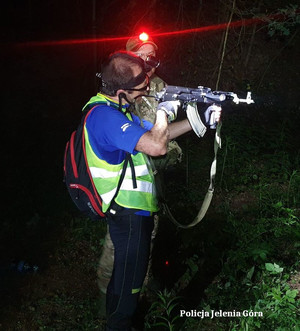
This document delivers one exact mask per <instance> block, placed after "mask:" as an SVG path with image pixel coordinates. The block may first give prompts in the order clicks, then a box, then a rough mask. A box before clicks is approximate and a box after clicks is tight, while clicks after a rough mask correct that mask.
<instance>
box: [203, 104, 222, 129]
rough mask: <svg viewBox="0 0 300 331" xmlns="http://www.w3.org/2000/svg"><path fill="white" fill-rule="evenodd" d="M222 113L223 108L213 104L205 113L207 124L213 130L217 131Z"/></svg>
mask: <svg viewBox="0 0 300 331" xmlns="http://www.w3.org/2000/svg"><path fill="white" fill-rule="evenodd" d="M221 111H222V108H221V106H219V105H216V104H213V105H211V106H209V107H208V108H207V109H206V111H205V112H204V117H205V124H206V125H207V126H209V127H210V128H211V129H215V128H216V127H217V123H218V122H219V120H220V117H221Z"/></svg>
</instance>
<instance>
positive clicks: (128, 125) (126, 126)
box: [121, 123, 131, 132]
mask: <svg viewBox="0 0 300 331" xmlns="http://www.w3.org/2000/svg"><path fill="white" fill-rule="evenodd" d="M130 126H131V124H130V123H125V124H123V125H122V126H121V130H122V131H123V132H125V131H126V130H127V129H128V128H129V127H130Z"/></svg>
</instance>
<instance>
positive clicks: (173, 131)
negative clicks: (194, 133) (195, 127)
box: [169, 119, 192, 140]
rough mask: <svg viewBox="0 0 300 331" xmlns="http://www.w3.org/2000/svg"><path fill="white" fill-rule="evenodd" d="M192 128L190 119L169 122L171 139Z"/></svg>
mask: <svg viewBox="0 0 300 331" xmlns="http://www.w3.org/2000/svg"><path fill="white" fill-rule="evenodd" d="M191 130H192V127H191V125H190V122H189V121H188V119H185V120H182V121H179V122H172V123H170V124H169V131H170V136H169V139H170V140H172V139H175V138H177V137H179V136H181V135H183V134H184V133H187V132H189V131H191Z"/></svg>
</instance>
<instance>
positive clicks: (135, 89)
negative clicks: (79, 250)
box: [126, 75, 150, 92]
mask: <svg viewBox="0 0 300 331" xmlns="http://www.w3.org/2000/svg"><path fill="white" fill-rule="evenodd" d="M146 80H147V84H146V85H145V86H143V87H141V88H127V89H126V91H136V92H142V91H147V90H148V89H149V87H150V82H149V76H148V75H146Z"/></svg>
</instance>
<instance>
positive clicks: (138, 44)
mask: <svg viewBox="0 0 300 331" xmlns="http://www.w3.org/2000/svg"><path fill="white" fill-rule="evenodd" d="M143 34H144V35H145V38H141V36H134V37H132V38H130V39H128V41H127V43H126V50H127V51H130V52H133V53H135V54H136V55H137V56H139V57H140V58H141V59H143V60H144V61H145V62H146V63H147V64H148V65H147V66H148V68H147V75H148V76H149V78H150V90H149V95H152V96H153V95H155V93H157V92H160V91H161V90H162V89H163V88H164V87H165V86H166V83H165V82H164V81H163V80H162V79H161V78H160V77H159V76H157V74H156V73H155V72H156V69H157V68H158V66H159V64H160V61H159V59H158V58H157V51H158V46H157V44H156V43H155V42H154V40H153V39H152V38H151V37H150V36H148V35H147V34H145V33H143ZM157 105H158V102H157V101H156V100H155V98H153V97H147V96H143V97H141V98H140V99H139V100H138V102H136V103H135V108H134V110H133V112H134V114H136V115H138V116H139V117H140V118H143V119H145V120H147V121H149V122H151V123H154V122H155V118H156V110H157ZM181 158H182V150H181V148H180V147H179V145H178V144H177V142H176V141H174V140H173V141H169V143H168V152H167V154H165V155H164V156H160V157H155V158H153V162H154V164H155V167H156V169H157V170H165V169H167V168H168V167H169V166H172V165H175V164H176V163H177V162H180V161H181Z"/></svg>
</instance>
